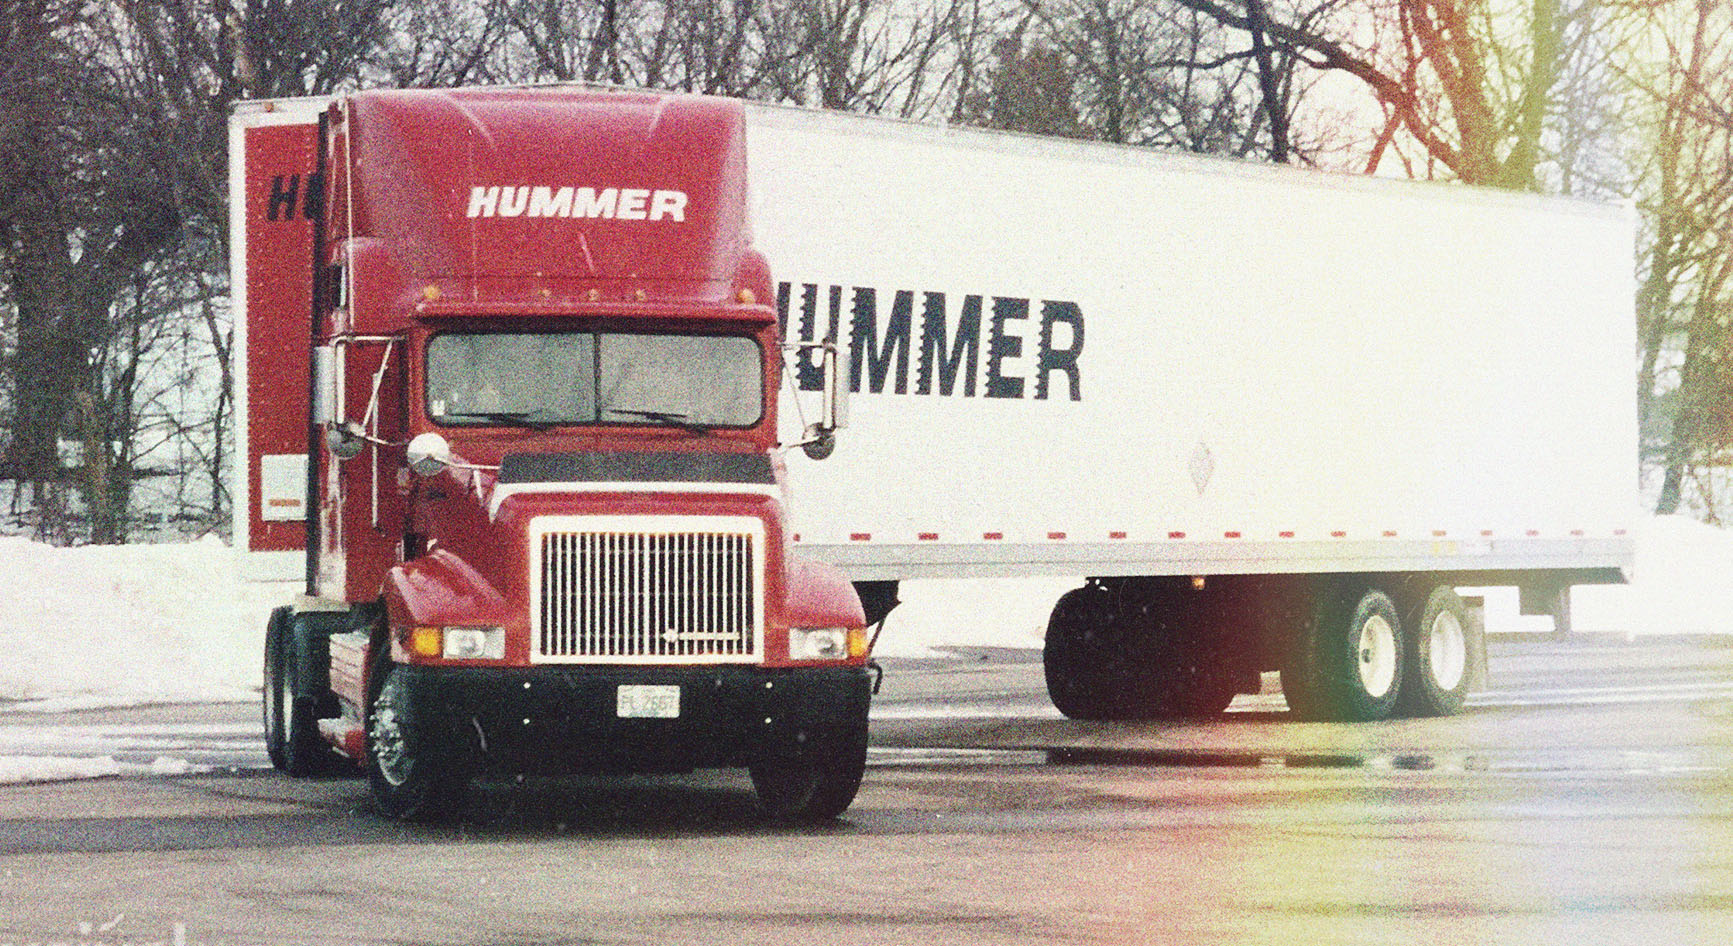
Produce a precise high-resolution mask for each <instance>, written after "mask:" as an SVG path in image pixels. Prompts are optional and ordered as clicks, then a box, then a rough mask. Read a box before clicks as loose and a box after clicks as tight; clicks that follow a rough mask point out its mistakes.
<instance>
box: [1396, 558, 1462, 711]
mask: <svg viewBox="0 0 1733 946" xmlns="http://www.w3.org/2000/svg"><path fill="white" fill-rule="evenodd" d="M1417 612H1418V613H1415V614H1414V615H1413V620H1412V621H1411V623H1410V628H1409V631H1408V634H1407V638H1408V654H1407V671H1406V675H1405V677H1404V679H1403V682H1402V700H1401V706H1400V708H1401V710H1402V712H1403V713H1404V714H1406V715H1409V716H1454V715H1456V714H1457V713H1460V712H1462V707H1463V705H1464V704H1465V703H1466V702H1467V700H1468V687H1469V683H1470V679H1469V676H1470V675H1469V672H1468V659H1469V658H1468V654H1469V635H1470V634H1471V633H1472V631H1471V629H1470V628H1471V627H1472V623H1471V621H1470V619H1469V616H1468V606H1467V605H1466V604H1464V603H1463V601H1462V598H1461V597H1460V596H1459V595H1457V593H1456V589H1454V588H1452V587H1450V586H1449V585H1439V586H1437V587H1435V588H1433V589H1432V592H1431V594H1429V595H1427V597H1426V601H1425V603H1424V604H1423V605H1421V607H1420V608H1419V609H1417Z"/></svg>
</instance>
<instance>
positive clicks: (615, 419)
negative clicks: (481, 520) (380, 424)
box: [427, 332, 764, 429]
mask: <svg viewBox="0 0 1733 946" xmlns="http://www.w3.org/2000/svg"><path fill="white" fill-rule="evenodd" d="M427 412H428V414H429V415H430V416H432V418H433V420H434V421H435V422H436V423H440V424H445V425H448V426H500V425H511V426H526V427H551V426H559V425H567V424H640V425H643V424H650V425H662V426H670V427H679V428H684V429H708V428H711V427H750V426H752V425H754V424H756V423H758V419H759V417H760V416H762V414H763V413H764V391H763V368H762V366H761V359H760V353H759V349H758V343H757V342H755V341H753V340H752V339H750V338H744V337H741V336H736V335H637V334H626V333H600V332H534V333H530V332H441V333H440V334H438V335H435V336H434V337H433V338H432V339H431V340H430V341H429V342H428V343H427Z"/></svg>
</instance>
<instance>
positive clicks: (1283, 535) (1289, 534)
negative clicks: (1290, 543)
mask: <svg viewBox="0 0 1733 946" xmlns="http://www.w3.org/2000/svg"><path fill="white" fill-rule="evenodd" d="M1276 535H1278V536H1280V537H1281V538H1284V539H1291V538H1293V537H1294V534H1293V533H1292V532H1278V533H1276Z"/></svg>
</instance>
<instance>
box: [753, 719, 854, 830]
mask: <svg viewBox="0 0 1733 946" xmlns="http://www.w3.org/2000/svg"><path fill="white" fill-rule="evenodd" d="M866 757H867V725H866V721H865V720H862V721H861V724H860V725H859V726H858V727H856V728H853V729H850V730H848V731H847V732H844V733H837V734H833V735H832V737H831V738H830V739H829V740H826V741H822V742H821V743H820V744H819V745H818V746H815V747H814V748H813V749H812V750H811V751H810V752H809V753H808V754H807V755H805V756H802V757H799V758H795V759H776V760H767V761H764V762H759V763H756V764H754V765H752V766H750V767H749V768H748V770H747V771H748V772H749V773H750V774H751V776H752V788H753V790H754V791H755V792H757V794H758V804H759V806H760V807H762V808H763V809H764V812H765V814H766V815H767V816H769V818H770V820H772V821H775V822H777V823H780V824H822V823H824V822H827V821H833V820H835V819H836V817H837V816H838V815H841V814H842V813H843V812H845V811H847V810H848V806H849V805H852V804H854V797H855V795H856V794H857V793H859V792H860V783H861V779H862V778H864V777H865V775H866Z"/></svg>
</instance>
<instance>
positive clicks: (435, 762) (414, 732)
mask: <svg viewBox="0 0 1733 946" xmlns="http://www.w3.org/2000/svg"><path fill="white" fill-rule="evenodd" d="M378 672H379V673H380V674H381V675H382V676H383V679H382V680H381V681H380V682H379V684H378V687H377V689H376V690H375V693H374V696H373V701H372V703H371V704H370V705H369V706H368V709H367V784H368V787H369V788H370V789H372V791H373V799H374V802H375V803H377V804H378V806H379V810H380V811H382V812H384V813H385V814H386V815H388V816H390V817H392V818H398V819H401V820H404V821H437V820H441V819H444V818H448V817H450V816H452V815H454V814H456V813H457V812H458V811H459V810H460V809H461V806H462V803H463V798H464V793H465V790H466V789H467V788H468V784H469V778H468V774H467V772H466V771H465V770H464V768H463V767H462V765H461V759H460V758H459V756H458V755H457V753H455V752H454V751H453V750H452V747H451V746H449V745H438V744H436V743H435V742H434V740H431V739H429V738H428V734H427V726H426V725H425V722H424V720H423V719H422V708H421V707H420V706H418V705H417V704H416V702H415V700H414V698H413V694H412V693H411V691H410V689H409V686H408V681H407V677H406V675H405V674H404V672H403V670H402V668H400V667H398V666H397V665H395V664H392V663H389V662H387V663H384V664H382V665H381V666H380V668H379V670H378Z"/></svg>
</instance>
